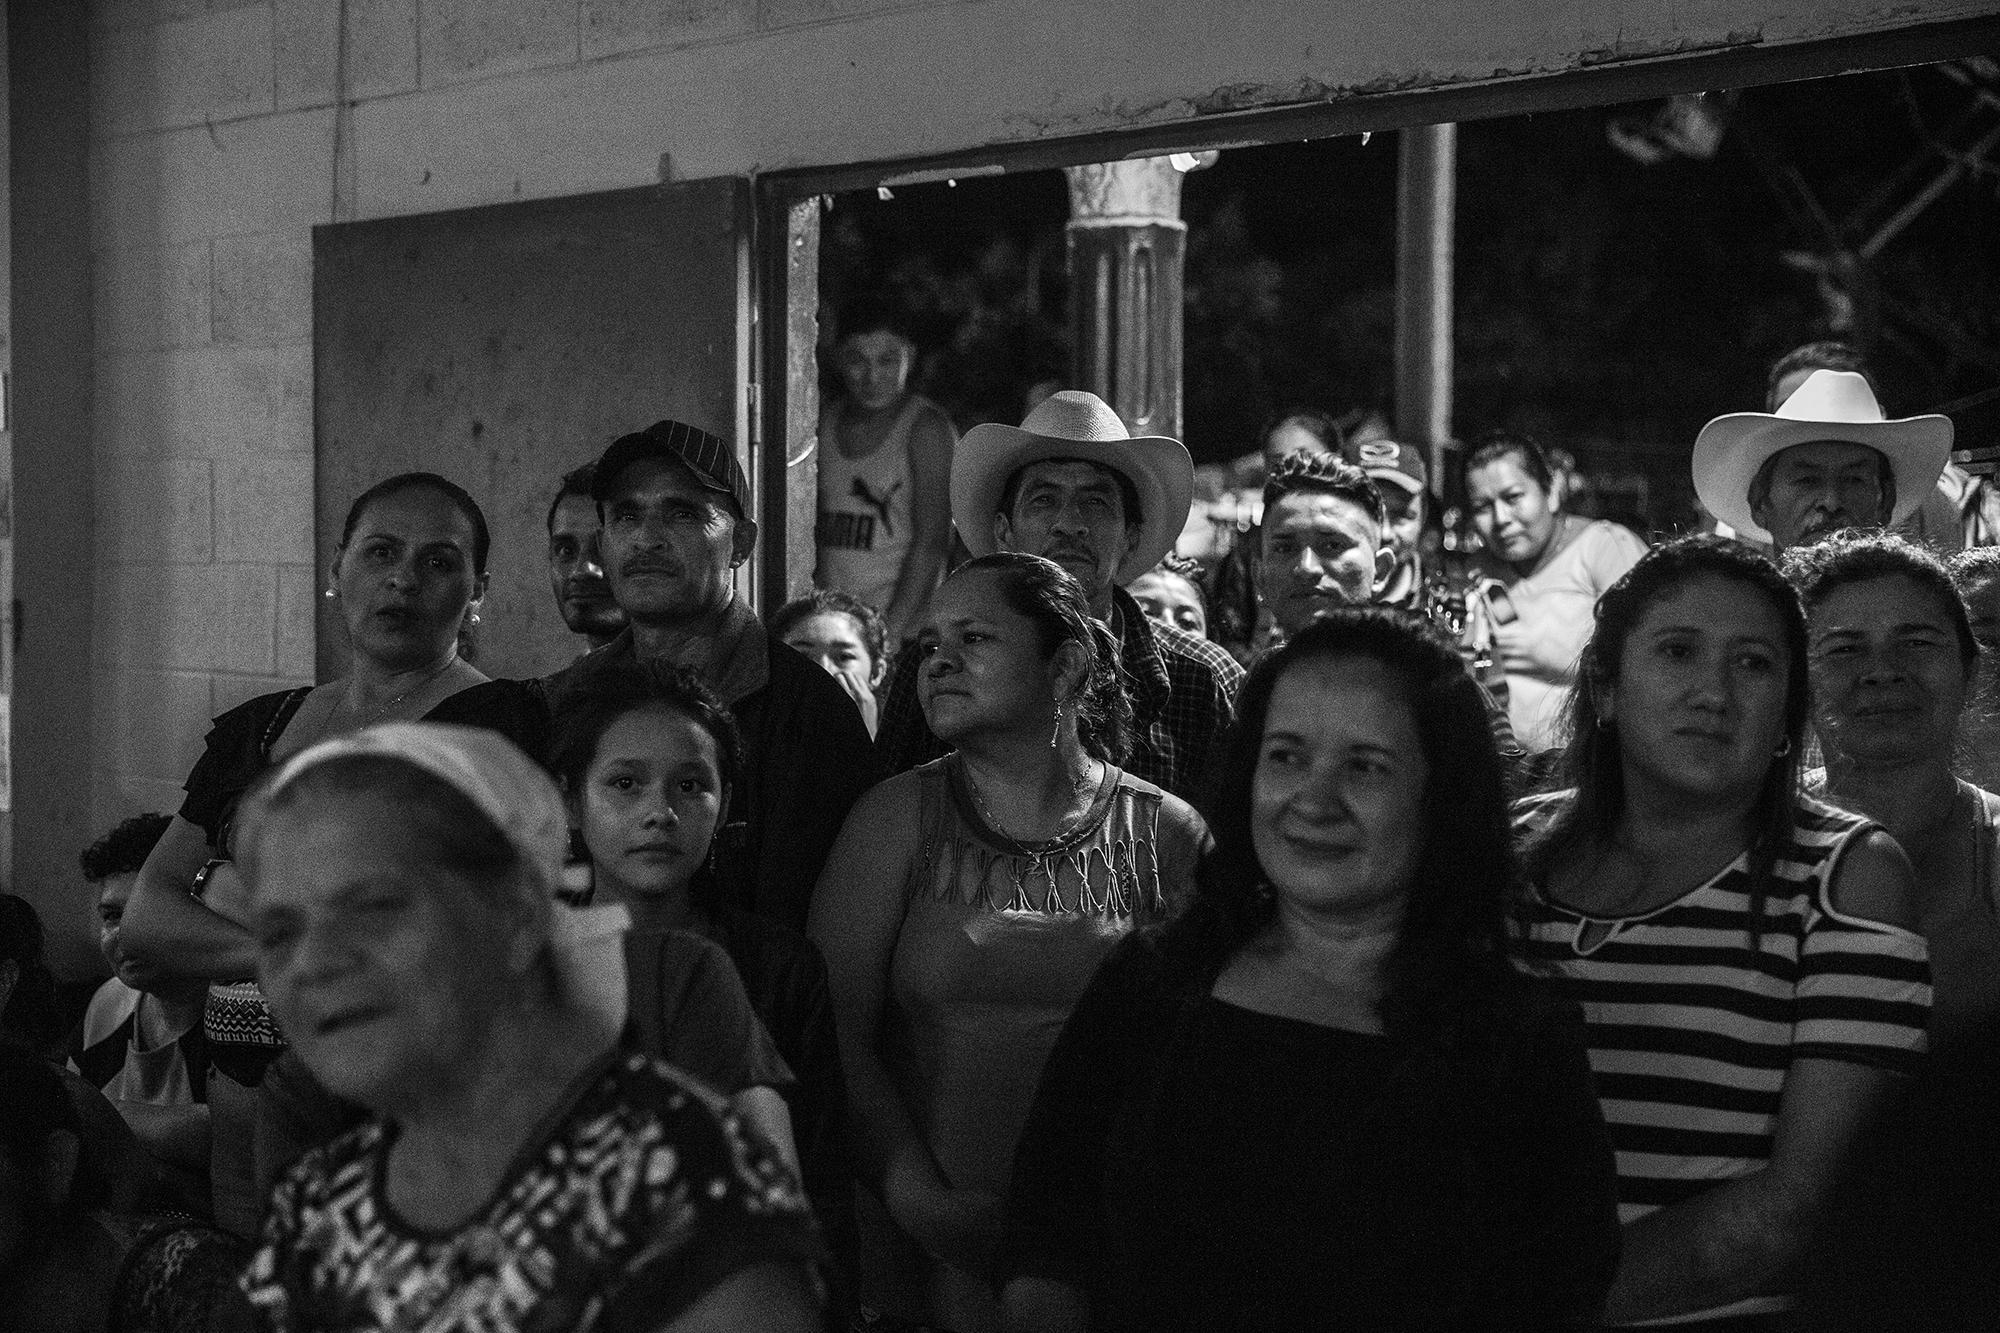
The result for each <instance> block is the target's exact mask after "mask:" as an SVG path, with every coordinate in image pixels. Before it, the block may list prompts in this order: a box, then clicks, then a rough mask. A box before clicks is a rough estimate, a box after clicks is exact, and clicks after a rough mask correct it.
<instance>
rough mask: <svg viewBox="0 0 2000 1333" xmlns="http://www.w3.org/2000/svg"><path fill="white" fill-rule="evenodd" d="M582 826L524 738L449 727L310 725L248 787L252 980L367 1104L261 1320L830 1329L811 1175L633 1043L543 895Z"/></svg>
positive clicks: (282, 1229) (311, 1206)
mask: <svg viewBox="0 0 2000 1333" xmlns="http://www.w3.org/2000/svg"><path fill="white" fill-rule="evenodd" d="M567 831H568V825H567V822H566V820H565V817H564V811H563V806H562V801H561V798H560V797H559V795H558V794H557V792H556V790H555V787H554V785H553V784H552V783H551V782H550V781H549V780H548V779H547V778H546V777H545V776H543V775H542V773H541V772H540V771H539V770H538V769H537V768H536V767H535V766H534V764H533V763H532V762H531V761H530V760H529V759H528V758H527V756H525V755H524V754H522V753H520V752H519V751H518V750H516V749H515V748H514V747H513V746H512V745H511V744H509V743H508V742H507V741H505V740H503V739H501V738H500V737H498V736H496V735H494V734H492V733H490V732H483V731H476V730H472V729H468V728H461V727H451V726H443V725H438V724H430V723H397V724H390V725H385V726H379V727H373V728H369V729H367V730H364V731H361V732H357V733H354V734H353V735H350V736H346V737H341V738H338V739H335V740H330V741H325V742H322V743H320V744H317V745H314V746H312V747H310V748H308V749H306V750H304V751H302V752H300V753H299V754H298V755H296V756H294V757H293V758H292V759H290V760H289V761H287V762H286V763H285V764H284V765H283V766H282V767H280V768H279V769H278V770H277V771H276V773H275V774H274V775H273V776H272V777H271V778H270V779H269V780H268V781H267V782H266V784H265V785H264V786H263V788H262V789H261V790H260V791H259V792H258V793H257V794H256V795H255V796H254V797H253V798H252V800H251V801H250V803H249V804H248V806H247V808H246V811H245V816H244V820H243V825H242V833H241V836H240V839H239V842H238V848H239V851H240V854H241V856H242V862H243V869H244V876H245V881H246V885H247V888H248V893H249V904H250V918H251V924H252V929H253V934H254V938H255V940H256V945H257V955H258V978H259V980H260V981H261V982H262V984H263V987H264V990H265V993H266V994H267V995H268V996H269V998H270V1003H271V1007H272V1010H273V1013H274V1014H275V1016H276V1018H277V1020H278V1022H279V1023H280V1024H281V1025H282V1026H283V1028H284V1030H285V1032H286V1033H287V1035H288V1036H289V1037H290V1038H291V1041H292V1043H293V1045H294V1047H295V1049H296V1050H297V1051H298V1053H299V1055H300V1056H301V1057H302V1058H303V1059H304V1061H305V1063H306V1065H307V1067H308V1068H310V1069H311V1070H312V1072H313V1073H314V1074H315V1075H316V1076H317V1077H318V1078H319V1079H320V1080H321V1081H322V1082H323V1083H325V1084H326V1086H327V1087H328V1088H329V1089H330V1090H331V1091H333V1092H334V1093H336V1094H338V1095H340V1096H342V1097H346V1098H348V1099H350V1100H352V1101H355V1102H359V1103H361V1104H362V1105H364V1106H366V1107H368V1108H369V1110H370V1111H371V1112H373V1118H372V1119H371V1120H370V1121H369V1122H368V1123H367V1124H366V1125H364V1126H363V1127H361V1128H360V1129H357V1130H355V1131H353V1132H351V1133H349V1134H346V1135H343V1136H342V1137H341V1138H339V1139H336V1140H335V1141H334V1142H332V1143H331V1144H328V1145H326V1146H325V1147H323V1148H320V1149H318V1150H316V1151H314V1152H313V1153H312V1154H310V1155H308V1156H307V1157H306V1158H305V1159H304V1160H303V1161H301V1162H300V1163H299V1164H298V1165H296V1166H295V1167H294V1168H293V1169H292V1170H291V1172H290V1173H289V1174H288V1175H287V1176H286V1177H285V1178H284V1180H282V1181H281V1182H280V1183H279V1185H278V1187H277V1190H276V1191H275V1193H274V1194H273V1196H272V1200H271V1204H270V1209H269V1212H268V1214H267V1216H266V1219H265V1224H264V1236H263V1245H262V1248H261V1249H259V1251H258V1253H257V1256H256V1258H255V1260H254V1261H253V1262H252V1264H251V1267H250V1270H249V1273H248V1275H247V1277H246V1279H245V1281H246V1285H247V1287H248V1290H249V1292H250V1297H251V1300H252V1302H253V1304H254V1305H255V1306H256V1307H257V1310H258V1313H259V1315H260V1318H261V1320H262V1323H263V1325H264V1326H265V1327H266V1328H269V1329H274V1330H307V1329H347V1328H361V1327H370V1328H416V1327H422V1328H426V1329H436V1330H460V1329H464V1330H472V1329H480V1330H527V1329H545V1328H550V1329H552V1328H562V1329H599V1328H604V1329H638V1330H666V1329H672V1330H676V1331H681V1330H697V1329H698V1330H710V1329H745V1330H748V1329H758V1330H770V1329H777V1330H791V1329H800V1330H804V1329H809V1328H812V1327H813V1326H814V1323H813V1311H814V1306H815V1300H814V1298H813V1295H812V1288H813V1278H812V1275H811V1273H810V1271H809V1267H808V1265H809V1264H810V1263H811V1262H812V1261H813V1260H814V1259H815V1258H816V1257H817V1255H818V1252H819V1247H818V1239H817V1237H816V1235H815V1233H814V1230H813V1227H812V1222H811V1218H810V1214H809V1211H808V1210H807V1207H806V1205H805V1202H804V1200H803V1198H802V1196H801V1194H800V1192H799V1189H798V1186H797V1183H796V1182H795V1181H794V1180H793V1178H792V1177H791V1175H790V1173H789V1172H788V1171H786V1170H785V1168H784V1167H783V1166H781V1165H779V1164H778V1162H777V1161H776V1160H775V1158H774V1157H773V1156H772V1155H771V1154H770V1153H769V1152H768V1151H767V1149H766V1148H765V1146H764V1145H763V1143H762V1142H761V1140H758V1139H756V1138H755V1137H754V1136H750V1135H746V1133H745V1132H744V1131H743V1129H742V1128H741V1126H740V1123H739V1122H738V1121H737V1120H736V1119H735V1118H734V1117H733V1116H730V1115H729V1114H727V1112H726V1109H725V1107H724V1105H723V1103H721V1102H720V1101H719V1100H718V1099H716V1098H715V1097H714V1096H713V1094H711V1093H709V1092H707V1091H706V1090H704V1089H703V1088H701V1087H700V1086H699V1085H697V1084H695V1083H693V1082H691V1081H689V1080H687V1079H685V1078H684V1077H683V1076H681V1075H679V1074H677V1073H676V1072H675V1071H674V1070H673V1069H672V1068H671V1067H670V1066H667V1065H665V1064H662V1063H659V1062H656V1061H653V1060H650V1059H648V1058H646V1057H644V1056H641V1055H635V1054H630V1053H627V1052H626V1051H624V1050H622V1049H621V1048H620V1045H619V1029H620V1024H621V1022H622V1018H623V1014H622V1006H621V1004H620V997H622V994H623V985H622V982H621V980H620V979H619V978H617V977H616V976H615V972H616V969H615V967H614V968H612V969H610V970H611V972H612V973H613V974H614V975H612V976H611V977H610V978H608V979H607V978H605V977H603V976H602V975H600V974H601V973H602V972H603V971H604V967H603V960H604V957H605V955H604V953H603V952H602V951H596V952H595V953H593V951H592V950H590V949H589V947H588V942H587V941H584V940H582V939H580V938H579V935H580V934H581V933H582V932H581V931H580V930H579V928H578V922H579V920H580V918H578V917H575V916H573V915H571V914H570V911H569V909H564V908H559V907H556V906H554V905H553V904H552V902H551V894H552V891H553V888H554V886H555V883H556V879H557V876H558V875H559V873H560V870H561V865H562V857H563V850H564V846H565V843H566V839H567ZM610 956H611V957H616V956H617V955H616V951H615V950H612V951H610ZM586 960H589V961H590V962H595V963H596V964H597V966H596V967H592V966H590V965H589V964H588V962H587V961H586Z"/></svg>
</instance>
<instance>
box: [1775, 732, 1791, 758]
mask: <svg viewBox="0 0 2000 1333" xmlns="http://www.w3.org/2000/svg"><path fill="white" fill-rule="evenodd" d="M1791 752H1792V738H1791V737H1790V736H1787V737H1785V742H1784V744H1782V745H1780V746H1779V747H1778V748H1777V749H1775V750H1773V751H1771V753H1772V754H1773V755H1774V756H1776V757H1777V758H1779V759H1783V758H1784V757H1785V756H1786V755H1788V754H1790V753H1791Z"/></svg>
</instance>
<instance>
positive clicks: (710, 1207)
mask: <svg viewBox="0 0 2000 1333" xmlns="http://www.w3.org/2000/svg"><path fill="white" fill-rule="evenodd" d="M578 1088H579V1091H578V1092H577V1093H576V1094H574V1095H573V1097H572V1099H571V1100H570V1101H569V1102H568V1104H567V1106H566V1107H565V1108H563V1109H562V1110H559V1111H558V1112H557V1116H556V1118H555V1119H554V1121H553V1128H552V1129H551V1130H550V1132H549V1133H548V1135H547V1137H546V1138H544V1139H543V1140H542V1141H541V1143H540V1144H539V1145H538V1146H536V1145H531V1146H530V1147H529V1148H528V1149H526V1150H524V1151H523V1153H522V1154H521V1155H520V1156H519V1157H518V1158H517V1159H516V1164H515V1165H514V1167H513V1168H511V1170H510V1173H509V1175H508V1176H507V1178H506V1179H504V1180H503V1181H502V1182H501V1184H500V1186H499V1187H498V1188H497V1189H496V1190H495V1191H494V1194H493V1197H492V1198H491V1200H489V1201H488V1203H487V1204H486V1205H485V1206H484V1207H482V1208H481V1209H480V1210H479V1212H478V1213H477V1214H475V1215H474V1216H473V1217H472V1218H471V1219H470V1220H468V1221H467V1222H466V1223H465V1224H463V1225H461V1226H459V1227H457V1228H455V1229H453V1230H451V1231H430V1230H426V1229H424V1228H421V1227H417V1226H413V1225H411V1224H410V1223H408V1222H405V1221H404V1220H402V1219H401V1218H399V1217H398V1216H397V1215H396V1213H395V1210H394V1209H393V1208H392V1207H391V1205H390V1203H389V1201H388V1198H387V1197H386V1193H385V1186H384V1180H385V1179H386V1168H387V1159H388V1154H389V1151H390V1149H391V1147H392V1145H393V1144H394V1141H395V1132H394V1130H393V1128H392V1127H390V1126H389V1125H387V1124H385V1123H383V1122H381V1121H371V1122H370V1123H369V1124H367V1125H364V1126H363V1127H361V1128H360V1129H357V1130H355V1131H353V1132H352V1133H349V1134H346V1135H343V1136H342V1137H341V1138H339V1139H336V1140H335V1141H334V1142H332V1143H330V1144H328V1145H326V1146H325V1147H324V1148H321V1149H318V1150H317V1151H315V1152H313V1153H312V1154H310V1155H309V1156H307V1157H306V1158H305V1159H304V1160H303V1161H301V1162H300V1163H299V1164H298V1165H297V1166H295V1167H294V1168H293V1169H292V1171H291V1172H290V1174H289V1175H288V1176H287V1177H286V1178H285V1179H284V1180H283V1181H282V1182H281V1183H280V1184H279V1186H278V1188H277V1190H276V1191H275V1192H274V1193H273V1195H272V1199H271V1209H270V1212H269V1214H268V1215H267V1216H266V1218H265V1223H264V1242H263V1245H262V1247H261V1248H260V1249H259V1250H258V1251H257V1254H256V1257H255V1258H254V1259H253V1260H252V1261H251V1264H250V1268H249V1270H248V1272H247V1273H246V1274H245V1275H244V1279H243V1282H244V1289H245V1290H246V1291H247V1292H248V1293H249V1296H250V1301H251V1304H252V1305H253V1306H254V1307H255V1309H256V1312H257V1315H258V1321H259V1324H260V1326H261V1327H263V1328H265V1329H268V1330H273V1331H274V1333H275V1331H277V1330H286V1331H287V1333H294V1331H295V1333H304V1331H305V1330H340V1331H341V1333H346V1331H347V1330H353V1331H354V1333H360V1330H363V1329H368V1330H384V1331H385V1333H542V1331H543V1330H546V1331H547V1333H556V1331H557V1330H562V1331H563V1333H597V1330H628V1329H629V1330H634V1331H635V1333H637V1331H638V1330H652V1329H656V1328H658V1327H660V1326H661V1325H663V1324H665V1323H668V1322H669V1321H671V1320H672V1319H673V1318H674V1317H675V1316H676V1315H678V1314H679V1313H681V1312H682V1311H683V1310H685V1309H686V1308H687V1307H688V1306H689V1305H691V1304H693V1303H694V1302H695V1301H696V1300H698V1299H699V1298H700V1297H701V1296H702V1295H703V1294H705V1293H706V1292H707V1291H709V1290H710V1289H711V1288H713V1287H715V1286H717V1285H718V1284H720V1283H721V1282H722V1281H723V1280H725V1279H726V1278H728V1277H730V1276H731V1275H733V1274H734V1273H737V1272H739V1271H741V1270H742V1269H744V1268H747V1267H749V1266H751V1265H753V1264H758V1263H764V1262H770V1261H779V1262H786V1261H789V1262H794V1263H803V1262H810V1261H815V1260H817V1259H818V1258H819V1257H820V1246H819V1240H818V1236H817V1234H816V1232H815V1230H814V1228H813V1223H812V1215H811V1212H810V1210H809V1209H808V1208H807V1206H806V1201H805V1197H804V1195H803V1194H802V1193H801V1192H800V1190H799V1187H798V1183H797V1182H796V1181H795V1180H794V1179H793V1178H792V1175H791V1173H790V1172H789V1171H787V1170H786V1169H785V1168H784V1167H783V1166H782V1165H781V1164H779V1163H778V1162H777V1161H776V1160H775V1159H774V1158H773V1157H771V1156H770V1155H768V1153H767V1152H766V1151H765V1149H764V1148H763V1147H762V1146H761V1144H760V1143H759V1141H757V1140H756V1139H754V1138H752V1137H750V1136H748V1135H746V1133H745V1132H744V1130H743V1129H742V1127H741V1126H740V1124H739V1123H738V1121H737V1120H736V1118H735V1117H734V1116H733V1115H729V1114H727V1113H726V1112H725V1109H724V1104H723V1103H722V1102H721V1101H720V1100H719V1099H717V1098H716V1097H715V1096H714V1095H713V1094H712V1093H709V1092H707V1091H706V1090H704V1089H702V1088H701V1087H700V1085H699V1084H696V1083H695V1082H693V1081H692V1080H690V1079H688V1078H686V1077H685V1076H683V1075H681V1074H679V1073H677V1072H676V1071H675V1070H674V1069H673V1067H672V1066H670V1065H667V1064H664V1063H662V1062H660V1061H656V1060H651V1059H649V1058H647V1057H645V1056H643V1055H637V1054H618V1055H615V1056H608V1057H607V1058H606V1059H605V1060H604V1061H603V1062H602V1063H600V1064H599V1065H598V1066H597V1067H596V1068H595V1069H593V1070H592V1071H591V1072H590V1073H588V1074H587V1075H586V1076H585V1077H584V1078H583V1079H582V1080H580V1082H579V1084H578Z"/></svg>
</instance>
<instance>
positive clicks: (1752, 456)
mask: <svg viewBox="0 0 2000 1333" xmlns="http://www.w3.org/2000/svg"><path fill="white" fill-rule="evenodd" d="M1826 440H1839V441H1845V442H1848V443H1852V444H1865V445H1867V446H1868V447H1869V448H1871V449H1875V450H1878V451H1880V453H1881V454H1882V456H1883V457H1884V458H1887V459H1888V460H1889V467H1890V469H1891V471H1892V472H1893V473H1894V475H1895V478H1896V508H1895V512H1894V513H1892V514H1890V516H1889V522H1891V523H1900V522H1902V521H1903V520H1904V519H1906V518H1908V517H1909V516H1910V515H1911V514H1914V513H1915V512H1916V511H1917V506H1918V505H1920V504H1922V503H1923V502H1924V498H1925V497H1926V496H1928V495H1929V494H1930V493H1931V489H1932V488H1933V487H1935V486H1936V485H1937V481H1938V477H1939V475H1940V474H1942V473H1943V472H1944V465H1945V461H1946V460H1947V459H1949V458H1950V457H1951V418H1950V417H1941V416H1936V415H1932V416H1924V417H1902V418H1900V419H1898V420H1895V421H1887V420H1884V419H1883V416H1882V405H1881V404H1880V403H1878V402H1876V401H1875V391H1874V390H1873V389H1871V388H1869V387H1868V380H1867V378H1866V377H1865V376H1861V375H1857V374H1855V373H1853V372H1852V371H1847V370H1815V371H1814V372H1813V373H1812V374H1811V375H1808V376H1807V377H1806V382H1805V383H1804V384H1801V385H1800V386H1799V387H1798V388H1797V389H1795V390H1793V391H1792V396H1791V397H1790V398H1787V399H1786V400H1785V401H1784V402H1783V403H1781V404H1779V406H1778V410H1777V411H1776V412H1731V413H1729V414H1728V415H1726V416H1719V417H1717V418H1716V419H1715V420H1713V421H1711V422H1709V423H1708V424H1707V425H1706V426H1703V427H1702V428H1701V434H1700V435H1697V436H1696V437H1695V441H1694V459H1693V464H1694V489H1695V494H1697V495H1699V496H1700V497H1701V502H1702V503H1703V504H1704V505H1706V506H1708V512H1709V513H1711V514H1714V515H1715V516H1716V517H1717V518H1719V519H1721V520H1722V521H1723V522H1724V523H1727V524H1728V525H1729V526H1730V527H1732V528H1734V529H1736V531H1737V532H1739V533H1741V534H1742V535H1743V536H1745V537H1752V538H1755V539H1756V540H1758V541H1764V542H1768V541H1770V540H1771V534H1770V533H1768V532H1766V531H1765V530H1764V527H1763V525H1762V524H1761V523H1759V522H1758V521H1757V520H1756V519H1755V518H1753V517H1752V516H1751V513H1750V482H1751V481H1752V480H1753V479H1754V478H1755V477H1756V475H1757V469H1759V468H1761V467H1763V466H1764V461H1765V460H1766V459H1768V458H1770V457H1771V456H1772V455H1773V454H1775V453H1777V452H1778V451H1779V450H1781V449H1789V448H1791V447H1792V446H1793V445H1795V444H1815V443H1818V442H1820V441H1826Z"/></svg>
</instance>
